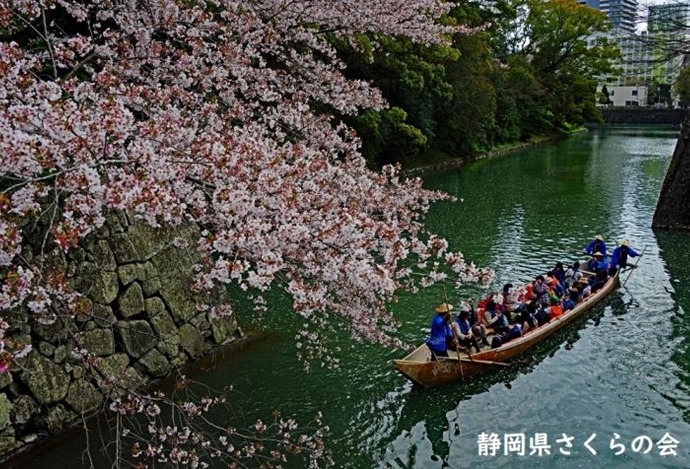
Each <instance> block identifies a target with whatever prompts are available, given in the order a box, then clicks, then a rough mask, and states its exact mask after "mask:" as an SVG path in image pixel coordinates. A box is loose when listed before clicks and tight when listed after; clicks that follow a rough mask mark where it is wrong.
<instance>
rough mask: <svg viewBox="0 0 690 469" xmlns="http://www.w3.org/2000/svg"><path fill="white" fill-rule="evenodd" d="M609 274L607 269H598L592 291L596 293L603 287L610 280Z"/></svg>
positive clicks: (591, 285)
mask: <svg viewBox="0 0 690 469" xmlns="http://www.w3.org/2000/svg"><path fill="white" fill-rule="evenodd" d="M608 279H609V276H608V274H607V273H606V271H605V270H597V275H596V277H595V280H594V281H593V282H592V283H591V284H590V287H591V291H592V293H596V292H598V291H599V290H601V289H602V287H603V286H604V285H605V284H606V282H607V281H608Z"/></svg>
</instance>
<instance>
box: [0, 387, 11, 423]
mask: <svg viewBox="0 0 690 469" xmlns="http://www.w3.org/2000/svg"><path fill="white" fill-rule="evenodd" d="M11 412H12V403H11V402H10V400H9V399H8V398H7V394H5V393H0V430H4V429H5V428H7V426H8V425H10V414H11Z"/></svg>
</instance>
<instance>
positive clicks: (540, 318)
mask: <svg viewBox="0 0 690 469" xmlns="http://www.w3.org/2000/svg"><path fill="white" fill-rule="evenodd" d="M531 305H532V308H533V311H534V312H533V313H532V314H534V318H535V319H536V320H537V325H538V326H542V325H544V324H546V323H547V322H549V321H550V320H551V309H549V308H545V307H544V306H543V305H540V304H538V303H531ZM531 311H532V310H531Z"/></svg>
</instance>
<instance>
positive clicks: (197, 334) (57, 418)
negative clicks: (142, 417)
mask: <svg viewBox="0 0 690 469" xmlns="http://www.w3.org/2000/svg"><path fill="white" fill-rule="evenodd" d="M35 232H36V235H35V236H34V239H30V240H29V242H28V243H27V244H26V245H25V248H24V251H23V255H24V256H25V258H26V259H28V261H29V262H44V263H45V264H44V265H45V268H44V269H43V271H44V272H49V273H50V275H62V276H64V277H66V278H67V279H68V282H69V283H70V284H71V286H73V287H74V288H75V289H76V290H77V291H79V292H82V293H84V294H85V297H86V300H85V301H84V304H83V306H84V312H83V313H80V314H77V315H76V316H74V317H70V316H68V315H63V316H60V317H59V319H58V320H57V321H56V322H55V323H53V324H51V325H42V324H39V323H38V322H36V321H34V320H32V318H31V317H30V316H29V315H27V314H25V313H17V314H13V315H9V316H8V317H5V318H4V319H5V320H6V321H7V322H8V323H9V324H10V327H11V328H10V330H9V331H8V337H7V340H10V341H16V342H17V343H31V344H32V347H33V349H32V351H31V352H30V353H29V354H28V356H26V357H25V358H23V359H20V360H17V362H16V363H15V364H13V366H12V368H11V373H8V374H3V375H0V457H2V455H7V454H9V453H12V452H13V451H16V450H17V449H19V448H21V447H22V446H24V445H26V444H28V443H32V442H34V441H36V440H38V439H40V438H41V437H42V436H45V435H48V434H58V433H60V432H62V431H63V430H65V429H66V428H68V427H69V426H70V425H71V424H72V423H74V422H76V421H80V420H81V418H82V415H85V414H89V413H91V412H94V411H97V410H98V409H100V408H101V407H102V406H104V405H107V403H108V401H109V399H112V398H113V397H116V396H118V395H121V394H122V393H124V392H125V388H141V387H145V386H147V385H149V384H151V383H152V382H154V381H155V380H157V379H159V378H162V377H164V376H166V375H167V374H169V373H170V372H171V371H172V370H173V369H174V368H176V367H179V366H181V365H183V364H185V363H187V362H188V361H190V360H195V359H198V358H200V357H201V356H203V355H204V354H206V353H207V352H209V351H210V350H211V349H212V348H213V347H215V346H217V345H221V344H227V343H229V342H232V341H233V340H235V339H237V338H238V337H239V335H240V332H239V329H238V327H237V323H236V320H235V318H234V317H224V318H222V319H219V318H214V317H210V315H209V313H207V312H204V311H199V309H198V307H197V305H198V304H199V303H200V302H201V300H204V301H205V302H206V303H209V302H210V303H212V304H216V305H218V304H222V303H224V302H227V301H229V299H228V298H227V294H226V292H225V291H224V290H221V289H219V290H218V291H216V292H214V293H213V294H212V295H211V297H210V298H209V296H208V295H206V296H205V297H204V298H200V297H197V295H196V294H194V293H193V292H192V291H191V290H190V286H191V283H192V277H193V273H194V272H193V265H194V264H196V263H198V262H200V260H201V259H200V256H199V254H198V253H197V252H196V250H195V249H194V246H195V242H196V240H197V239H198V237H199V232H198V228H197V227H196V226H193V225H186V226H182V227H178V228H170V229H152V228H151V227H149V226H148V225H147V224H145V223H133V222H132V220H131V219H130V218H129V217H128V216H127V215H126V214H124V213H113V214H110V215H109V216H108V217H107V223H106V225H105V226H104V227H103V228H102V229H101V230H99V232H98V233H97V234H95V235H92V236H89V237H88V238H87V239H86V240H84V242H82V243H81V245H80V247H78V248H75V249H71V250H70V251H69V252H68V253H67V255H64V254H63V253H62V252H61V251H60V250H58V249H54V250H52V251H50V252H49V253H48V254H47V255H43V256H39V255H38V254H37V253H39V252H40V247H41V245H42V242H43V236H42V235H41V230H40V229H37V230H35ZM184 240H186V241H188V245H189V247H188V248H182V247H178V246H183V245H184ZM56 307H58V308H59V305H57V306H56ZM82 350H86V351H88V353H89V355H88V358H87V359H86V360H84V359H81V358H79V355H80V354H81V351H82Z"/></svg>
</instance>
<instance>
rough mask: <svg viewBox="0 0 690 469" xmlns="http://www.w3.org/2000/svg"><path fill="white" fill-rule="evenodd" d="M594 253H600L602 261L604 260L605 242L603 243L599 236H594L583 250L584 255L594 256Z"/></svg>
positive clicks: (601, 237)
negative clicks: (602, 257)
mask: <svg viewBox="0 0 690 469" xmlns="http://www.w3.org/2000/svg"><path fill="white" fill-rule="evenodd" d="M596 252H600V253H601V254H602V255H603V256H604V259H606V242H605V241H604V237H603V236H602V235H600V234H598V235H596V236H595V237H594V239H593V240H592V241H590V242H589V244H588V245H587V247H586V248H585V254H589V255H590V256H594V253H596Z"/></svg>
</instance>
